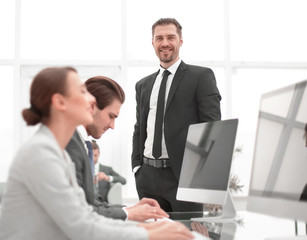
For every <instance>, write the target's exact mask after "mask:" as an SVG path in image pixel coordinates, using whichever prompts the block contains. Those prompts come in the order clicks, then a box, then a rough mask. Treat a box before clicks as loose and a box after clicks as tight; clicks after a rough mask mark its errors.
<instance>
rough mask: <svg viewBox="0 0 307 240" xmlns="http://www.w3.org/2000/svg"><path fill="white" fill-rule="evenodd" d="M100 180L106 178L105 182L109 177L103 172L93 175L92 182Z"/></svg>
mask: <svg viewBox="0 0 307 240" xmlns="http://www.w3.org/2000/svg"><path fill="white" fill-rule="evenodd" d="M101 180H106V181H107V182H109V181H110V177H109V176H108V175H106V174H105V173H104V172H99V173H97V175H96V176H95V180H94V183H97V181H101Z"/></svg>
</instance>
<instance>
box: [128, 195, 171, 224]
mask: <svg viewBox="0 0 307 240" xmlns="http://www.w3.org/2000/svg"><path fill="white" fill-rule="evenodd" d="M126 210H127V211H128V220H133V221H139V222H144V221H145V220H147V219H150V218H153V219H157V218H165V217H167V218H168V217H169V216H168V214H167V213H166V212H164V211H163V209H161V208H160V205H159V203H158V202H157V201H156V200H154V199H150V198H143V199H142V200H141V201H139V202H138V203H137V204H135V205H134V206H132V207H127V208H126Z"/></svg>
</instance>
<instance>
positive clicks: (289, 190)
mask: <svg viewBox="0 0 307 240" xmlns="http://www.w3.org/2000/svg"><path fill="white" fill-rule="evenodd" d="M306 86H307V80H305V81H302V82H299V83H296V84H293V85H291V86H287V87H284V88H281V89H278V90H275V91H272V92H269V93H266V94H263V95H262V96H261V100H260V109H259V117H258V126H257V132H256V140H255V149H254V158H253V166H252V173H251V181H250V189H249V197H248V203H247V210H248V211H252V212H257V213H263V214H267V215H273V216H276V217H282V218H289V219H295V220H302V221H307V199H306V194H307V185H306V184H307V145H306V140H305V139H304V138H305V137H306V136H305V134H306V133H304V132H305V130H304V129H305V126H306V123H307V90H306ZM304 198H305V199H304Z"/></svg>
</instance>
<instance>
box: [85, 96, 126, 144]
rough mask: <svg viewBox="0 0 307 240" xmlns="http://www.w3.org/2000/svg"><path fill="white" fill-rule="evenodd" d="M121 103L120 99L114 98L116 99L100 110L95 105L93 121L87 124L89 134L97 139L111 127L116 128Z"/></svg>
mask: <svg viewBox="0 0 307 240" xmlns="http://www.w3.org/2000/svg"><path fill="white" fill-rule="evenodd" d="M121 105H122V104H121V103H120V101H119V100H117V99H114V101H113V102H112V103H111V104H110V105H109V106H107V107H105V108H104V109H102V110H100V109H98V107H97V106H96V105H94V111H93V119H94V120H93V122H92V123H91V124H89V125H87V126H86V127H85V128H86V131H87V133H88V135H90V136H92V137H93V138H95V139H99V138H100V137H101V135H102V134H104V133H105V132H106V131H107V130H108V129H109V128H112V129H114V127H115V119H116V118H117V117H118V115H119V111H120V107H121Z"/></svg>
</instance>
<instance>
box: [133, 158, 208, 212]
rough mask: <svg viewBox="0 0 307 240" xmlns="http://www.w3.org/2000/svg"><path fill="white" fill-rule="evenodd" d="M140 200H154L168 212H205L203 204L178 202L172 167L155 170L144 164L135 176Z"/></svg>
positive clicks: (176, 183)
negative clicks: (145, 198)
mask: <svg viewBox="0 0 307 240" xmlns="http://www.w3.org/2000/svg"><path fill="white" fill-rule="evenodd" d="M135 181H136V186H137V191H138V195H139V198H140V199H142V198H143V197H147V198H153V199H155V200H157V201H158V203H159V204H160V207H161V208H162V209H163V210H164V211H166V212H195V211H203V204H201V203H193V202H185V201H178V200H177V199H176V194H177V188H178V181H177V179H176V177H175V175H174V173H173V170H172V169H171V168H170V167H167V168H155V167H152V166H148V165H145V164H143V165H142V166H141V168H140V169H139V170H138V171H137V172H136V174H135Z"/></svg>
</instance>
